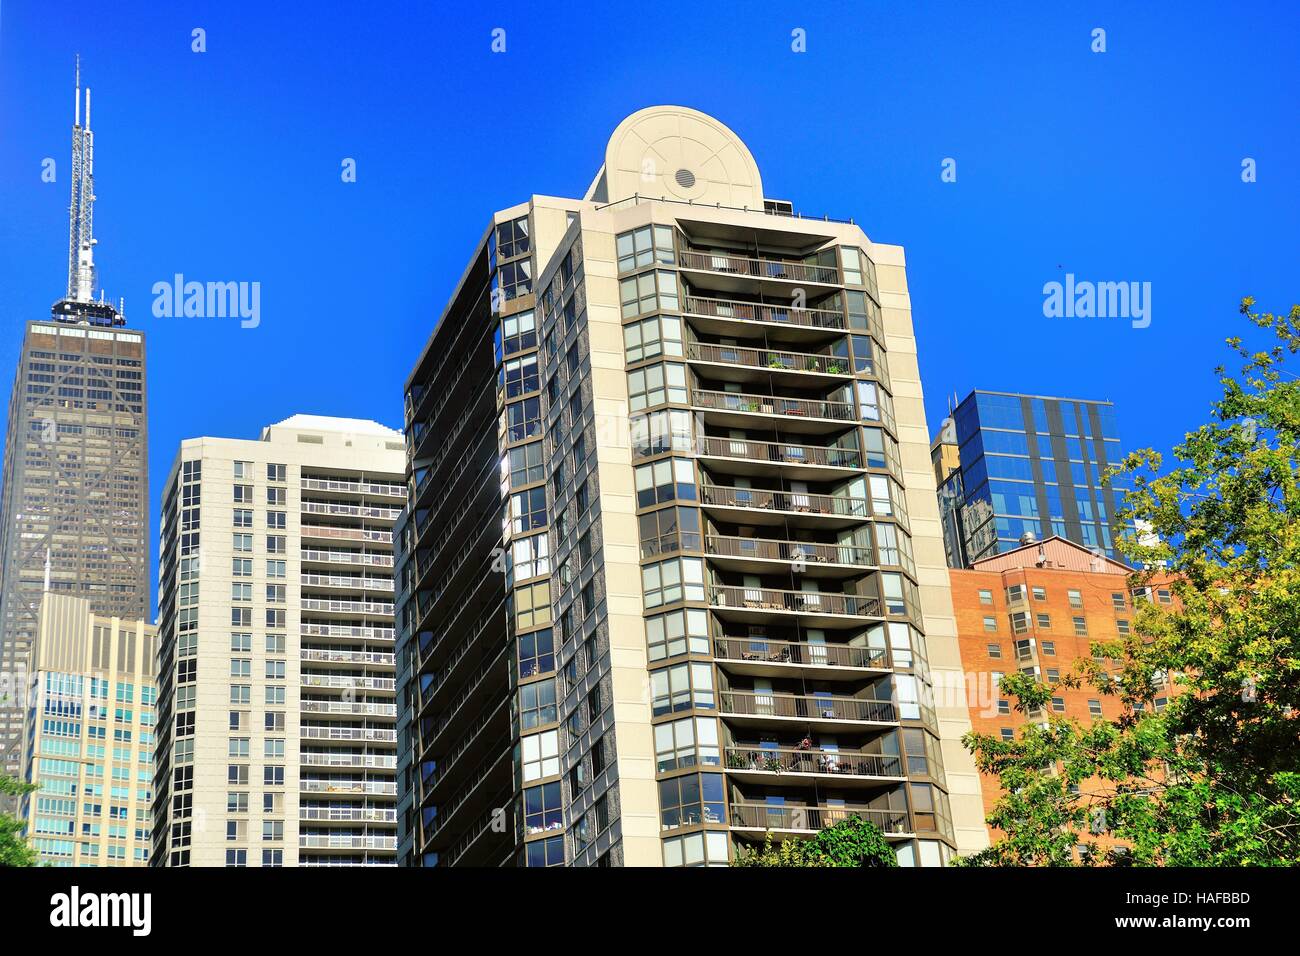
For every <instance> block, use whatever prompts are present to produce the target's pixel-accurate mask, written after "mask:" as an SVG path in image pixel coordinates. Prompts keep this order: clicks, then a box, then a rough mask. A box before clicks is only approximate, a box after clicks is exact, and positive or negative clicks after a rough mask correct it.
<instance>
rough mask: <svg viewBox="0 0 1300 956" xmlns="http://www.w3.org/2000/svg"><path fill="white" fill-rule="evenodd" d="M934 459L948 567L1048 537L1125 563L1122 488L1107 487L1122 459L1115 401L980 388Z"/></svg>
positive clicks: (950, 423)
mask: <svg viewBox="0 0 1300 956" xmlns="http://www.w3.org/2000/svg"><path fill="white" fill-rule="evenodd" d="M931 455H932V461H933V465H934V469H935V474H936V477H938V478H940V484H939V508H940V519H941V521H942V524H943V533H944V542H945V546H946V552H947V558H948V565H949V567H954V568H960V567H968V566H970V565H971V564H972V563H973V562H975V561H978V560H980V559H981V558H985V557H988V556H989V555H992V554H997V553H999V552H1001V551H1007V550H1009V549H1013V548H1018V547H1020V545H1021V544H1023V543H1024V542H1025V541H1028V540H1031V539H1039V538H1043V537H1049V536H1051V535H1059V536H1060V537H1063V538H1066V539H1067V540H1070V541H1074V542H1077V543H1078V544H1081V545H1083V546H1084V547H1085V548H1088V549H1095V550H1096V551H1097V552H1098V553H1099V554H1101V555H1103V556H1105V557H1108V558H1117V557H1118V556H1119V552H1118V550H1117V547H1118V545H1119V538H1120V534H1121V532H1122V530H1123V523H1122V522H1121V521H1120V519H1119V509H1120V508H1122V507H1123V504H1124V493H1123V490H1122V488H1123V484H1124V483H1123V480H1122V479H1120V480H1117V481H1116V483H1115V485H1114V486H1108V485H1107V484H1106V483H1105V482H1104V481H1103V478H1104V477H1105V475H1106V472H1107V471H1108V470H1109V469H1110V468H1112V467H1115V466H1117V465H1119V464H1120V463H1121V462H1122V461H1123V453H1122V451H1121V449H1120V441H1119V432H1118V429H1117V426H1116V424H1115V408H1114V406H1113V405H1112V404H1111V403H1110V402H1100V401H1090V400H1086V399H1068V398H1050V397H1047V396H1042V395H1017V394H1012V393H1008V392H985V391H979V390H977V391H974V392H971V393H970V394H969V395H968V396H966V398H965V399H963V400H962V402H961V403H960V404H958V405H957V407H956V409H955V410H954V411H953V414H952V417H951V419H949V420H945V422H944V424H943V426H942V427H941V429H940V432H939V434H938V436H937V437H936V438H935V440H934V442H933V443H932V445H931ZM1026 536H1028V537H1026Z"/></svg>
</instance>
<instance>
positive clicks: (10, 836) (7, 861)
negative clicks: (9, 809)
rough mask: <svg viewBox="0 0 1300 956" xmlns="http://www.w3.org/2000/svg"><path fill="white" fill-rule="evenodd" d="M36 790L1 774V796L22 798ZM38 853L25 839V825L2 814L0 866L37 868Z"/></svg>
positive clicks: (15, 818) (29, 785) (0, 820)
mask: <svg viewBox="0 0 1300 956" xmlns="http://www.w3.org/2000/svg"><path fill="white" fill-rule="evenodd" d="M35 789H36V788H35V787H33V786H32V785H31V784H27V783H23V782H22V781H21V780H15V779H14V778H13V777H10V776H6V775H5V774H3V773H0V796H6V797H21V796H22V795H23V794H25V793H31V792H32V791H33V790H35ZM36 863H37V859H36V851H35V850H33V849H32V846H31V844H30V843H28V842H27V840H26V839H25V838H24V837H23V823H22V821H21V820H19V819H18V818H17V817H14V816H11V815H10V814H8V813H0V866H36Z"/></svg>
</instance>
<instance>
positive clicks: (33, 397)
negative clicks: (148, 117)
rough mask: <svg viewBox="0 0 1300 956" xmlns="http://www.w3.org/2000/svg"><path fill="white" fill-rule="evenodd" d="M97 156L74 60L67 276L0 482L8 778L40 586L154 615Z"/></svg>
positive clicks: (31, 340)
mask: <svg viewBox="0 0 1300 956" xmlns="http://www.w3.org/2000/svg"><path fill="white" fill-rule="evenodd" d="M94 159H95V150H94V134H93V133H92V132H91V126H90V90H89V88H85V89H83V87H82V77H81V63H80V58H78V60H77V66H76V74H75V98H74V105H73V125H72V177H71V178H72V184H71V188H72V199H71V202H70V204H69V207H68V262H67V267H68V276H67V285H66V287H65V289H64V294H63V296H62V297H61V298H59V299H58V301H56V302H55V303H54V305H53V306H52V307H51V309H50V317H49V318H48V319H40V320H35V321H29V322H27V324H26V328H25V330H24V335H23V343H22V349H21V352H20V354H19V359H18V368H17V370H16V373H15V376H14V386H13V392H12V394H11V398H10V401H9V417H8V433H7V440H6V441H5V456H4V484H3V489H2V490H0V760H2V761H3V767H4V769H5V770H6V771H7V772H9V773H16V772H17V771H18V768H19V761H20V756H21V749H22V746H21V745H22V740H21V734H22V709H23V706H24V704H25V703H26V701H27V694H28V690H29V688H28V681H27V676H26V675H27V674H28V672H29V660H28V658H29V654H30V650H31V646H32V641H33V639H34V637H35V634H36V630H37V625H38V614H39V610H40V603H41V599H42V594H43V593H44V591H45V590H46V589H47V588H48V590H49V591H50V592H52V593H55V594H64V595H71V596H73V597H78V598H84V599H86V600H87V601H89V604H90V610H91V612H92V613H94V614H98V615H101V616H103V617H118V618H121V619H123V620H127V621H136V620H143V619H144V618H146V616H147V615H148V613H149V603H150V602H149V586H148V555H149V552H148V549H147V548H146V545H145V538H146V534H147V532H148V517H147V516H148V511H147V508H148V455H147V447H148V429H147V410H148V404H147V402H148V400H147V394H148V392H147V387H146V377H145V337H144V335H143V333H141V332H139V331H137V330H133V329H127V328H125V327H124V326H125V324H126V321H125V319H124V318H123V317H122V303H121V301H120V300H119V302H118V303H117V304H116V305H115V304H114V303H113V302H111V301H109V300H107V299H106V298H105V296H104V293H103V291H102V289H101V290H99V291H98V293H97V292H96V288H97V286H98V275H97V270H96V267H95V246H96V241H95V237H94V222H95V219H94V207H95V199H96V196H95V176H94ZM47 567H48V569H47ZM47 582H48V583H47Z"/></svg>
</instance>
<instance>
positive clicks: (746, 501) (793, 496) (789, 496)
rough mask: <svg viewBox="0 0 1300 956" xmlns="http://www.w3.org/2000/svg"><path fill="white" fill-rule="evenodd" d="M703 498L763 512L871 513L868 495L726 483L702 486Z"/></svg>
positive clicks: (708, 502) (853, 515) (848, 515)
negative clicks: (798, 490) (820, 493)
mask: <svg viewBox="0 0 1300 956" xmlns="http://www.w3.org/2000/svg"><path fill="white" fill-rule="evenodd" d="M700 501H701V502H702V503H703V504H706V505H717V506H719V507H724V508H755V509H759V510H763V511H799V512H805V513H807V514H818V515H834V516H836V517H841V518H866V517H869V516H870V514H871V511H870V509H869V508H868V507H867V499H866V498H850V497H848V496H847V495H813V494H807V493H804V492H789V491H763V490H760V489H755V488H731V487H728V486H726V485H701V486H700Z"/></svg>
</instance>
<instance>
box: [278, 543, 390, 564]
mask: <svg viewBox="0 0 1300 956" xmlns="http://www.w3.org/2000/svg"><path fill="white" fill-rule="evenodd" d="M300 557H301V558H302V562H303V563H304V564H309V563H321V564H359V565H367V566H370V567H376V568H391V567H392V566H393V556H392V555H391V554H365V553H363V552H360V551H336V550H333V549H331V548H303V549H302V553H301V555H300Z"/></svg>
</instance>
